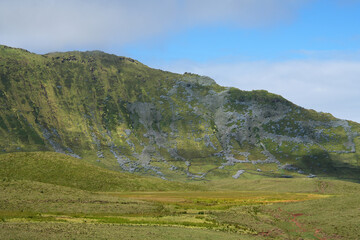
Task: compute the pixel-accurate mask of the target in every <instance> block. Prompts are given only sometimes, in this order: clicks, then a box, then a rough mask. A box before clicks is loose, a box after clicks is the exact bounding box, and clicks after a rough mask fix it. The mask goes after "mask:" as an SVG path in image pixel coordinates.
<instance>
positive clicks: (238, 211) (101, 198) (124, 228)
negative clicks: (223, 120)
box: [0, 152, 360, 239]
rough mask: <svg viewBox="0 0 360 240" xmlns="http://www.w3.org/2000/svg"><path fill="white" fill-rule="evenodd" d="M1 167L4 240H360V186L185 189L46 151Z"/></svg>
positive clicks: (4, 158)
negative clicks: (359, 228) (359, 227)
mask: <svg viewBox="0 0 360 240" xmlns="http://www.w3.org/2000/svg"><path fill="white" fill-rule="evenodd" d="M10 163H11V164H10ZM0 165H1V169H0V193H1V194H0V239H91V238H93V239H359V238H360V231H359V230H358V226H360V208H359V206H360V205H359V202H360V195H359V194H358V193H359V192H360V185H359V184H357V183H352V182H345V181H339V180H335V179H319V178H312V179H311V178H300V177H299V178H291V179H284V178H260V179H250V178H247V179H246V178H243V179H241V178H239V179H223V180H217V181H207V182H197V183H180V182H174V181H164V180H159V179H157V178H149V177H141V176H137V175H134V174H128V173H120V172H115V171H110V170H105V169H102V168H99V167H96V166H93V165H91V164H89V163H87V162H85V161H83V160H80V159H76V158H72V157H69V156H66V155H63V154H58V153H46V152H42V153H40V152H35V153H12V154H2V155H0Z"/></svg>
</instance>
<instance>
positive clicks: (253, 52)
mask: <svg viewBox="0 0 360 240" xmlns="http://www.w3.org/2000/svg"><path fill="white" fill-rule="evenodd" d="M345 2H346V1H345ZM294 15H295V16H293V17H292V18H291V19H284V21H282V22H278V23H274V24H270V25H266V26H259V27H245V28H242V27H239V26H236V25H235V24H233V23H231V22H230V23H229V22H219V23H215V24H214V23H213V24H202V25H199V26H194V27H189V28H186V29H183V30H181V31H174V32H171V31H170V32H167V33H165V34H164V35H160V36H154V37H152V38H150V39H145V40H144V41H141V40H138V41H135V42H134V43H132V44H126V45H125V46H122V47H120V48H117V47H116V46H113V47H112V49H109V50H112V51H116V52H118V53H125V54H126V55H128V56H131V57H134V58H136V59H139V60H142V61H145V62H151V61H153V60H156V61H158V59H160V60H162V61H174V60H179V59H190V60H193V61H196V62H206V61H214V60H217V59H219V60H220V61H226V60H227V59H228V60H245V61H254V60H269V61H279V60H288V59H308V58H328V57H333V58H336V57H341V58H344V57H349V58H351V57H352V58H359V57H360V56H359V55H358V54H355V52H358V51H359V49H360V25H359V23H360V1H348V2H347V3H344V2H342V1H332V0H327V1H325V0H322V1H309V2H308V4H304V6H302V7H301V8H299V9H298V11H296V12H295V13H294ZM315 52H317V54H315ZM337 55H338V56H337Z"/></svg>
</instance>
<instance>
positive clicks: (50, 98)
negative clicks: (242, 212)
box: [0, 46, 360, 180]
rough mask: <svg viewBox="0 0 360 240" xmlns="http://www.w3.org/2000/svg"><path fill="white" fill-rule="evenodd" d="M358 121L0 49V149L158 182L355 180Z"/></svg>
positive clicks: (130, 68)
mask: <svg viewBox="0 0 360 240" xmlns="http://www.w3.org/2000/svg"><path fill="white" fill-rule="evenodd" d="M359 137H360V125H359V124H358V123H355V122H351V121H346V120H340V119H336V118H334V117H333V116H331V115H330V114H324V113H317V112H315V111H313V110H306V109H304V108H301V107H299V106H296V105H294V104H293V103H291V102H289V101H287V100H286V99H284V98H282V97H281V96H278V95H275V94H271V93H268V92H266V91H262V90H261V91H251V92H248V91H241V90H238V89H235V88H225V87H221V86H219V85H217V84H216V83H215V81H214V80H212V79H210V78H208V77H203V76H199V75H196V74H190V73H185V74H183V75H180V74H174V73H170V72H166V71H162V70H156V69H151V68H149V67H147V66H145V65H143V64H141V63H140V62H138V61H136V60H133V59H130V58H125V57H118V56H115V55H110V54H106V53H103V52H100V51H92V52H66V53H50V54H45V55H37V54H33V53H30V52H27V51H25V50H22V49H14V48H10V47H6V46H0V151H1V152H2V153H8V152H22V151H56V152H60V153H65V154H68V155H71V156H74V157H78V158H82V159H84V160H86V161H89V162H91V163H93V164H96V165H99V166H101V167H105V168H108V169H113V170H119V171H126V172H131V173H138V174H145V175H154V176H158V177H161V178H163V179H179V180H181V179H183V180H184V179H204V178H205V179H218V178H227V177H234V178H239V177H240V178H241V177H244V178H246V177H248V178H253V177H258V176H262V175H264V176H274V177H290V176H306V175H308V174H310V173H312V174H316V175H324V176H330V177H341V178H350V179H359V173H360V170H359V168H360V154H359V153H358V152H357V151H356V150H357V149H356V147H357V146H358V145H359V143H360V138H359Z"/></svg>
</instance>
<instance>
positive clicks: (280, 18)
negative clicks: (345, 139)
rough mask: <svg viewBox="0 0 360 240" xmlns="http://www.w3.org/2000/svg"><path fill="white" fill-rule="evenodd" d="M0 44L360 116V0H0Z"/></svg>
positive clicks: (357, 118)
mask: <svg viewBox="0 0 360 240" xmlns="http://www.w3.org/2000/svg"><path fill="white" fill-rule="evenodd" d="M0 44H3V45H8V46H12V47H20V48H24V49H27V50H29V51H32V52H35V53H39V54H43V53H47V52H54V51H71V50H102V51H105V52H108V53H112V54H116V55H119V56H127V57H131V58H134V59H137V60H139V61H141V62H142V63H144V64H146V65H148V66H150V67H153V68H159V69H163V70H168V71H172V72H178V73H183V72H193V73H197V74H200V75H206V76H209V77H211V78H213V79H214V80H215V81H216V82H217V83H218V84H220V85H223V86H231V87H237V88H239V89H242V90H255V89H265V90H267V91H269V92H272V93H276V94H280V95H282V96H283V97H285V98H287V99H288V100H290V101H292V102H293V103H295V104H297V105H300V106H302V107H305V108H309V109H315V110H317V111H322V112H329V113H331V114H333V115H334V116H335V117H338V118H342V119H348V120H353V121H357V122H360V0H131V1H130V0H57V1H56V0H0Z"/></svg>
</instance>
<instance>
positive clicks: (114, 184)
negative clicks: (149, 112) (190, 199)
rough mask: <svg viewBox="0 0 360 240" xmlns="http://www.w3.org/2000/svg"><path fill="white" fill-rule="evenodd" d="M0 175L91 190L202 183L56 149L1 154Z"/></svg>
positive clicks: (152, 188) (167, 187) (162, 188)
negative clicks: (101, 163) (113, 166)
mask: <svg viewBox="0 0 360 240" xmlns="http://www.w3.org/2000/svg"><path fill="white" fill-rule="evenodd" d="M0 166H1V168H0V179H14V180H29V181H37V182H43V183H51V184H56V185H61V186H67V187H73V188H79V189H83V190H89V191H166V190H173V191H174V190H198V189H200V187H198V186H195V185H191V184H184V183H179V182H172V181H164V180H161V179H159V178H155V177H142V176H138V175H135V174H130V173H120V172H116V171H111V170H107V169H104V168H101V167H97V166H94V165H92V164H90V163H88V162H86V161H84V160H81V159H77V158H73V157H70V156H67V155H64V154H60V153H54V152H29V153H8V154H1V155H0Z"/></svg>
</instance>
